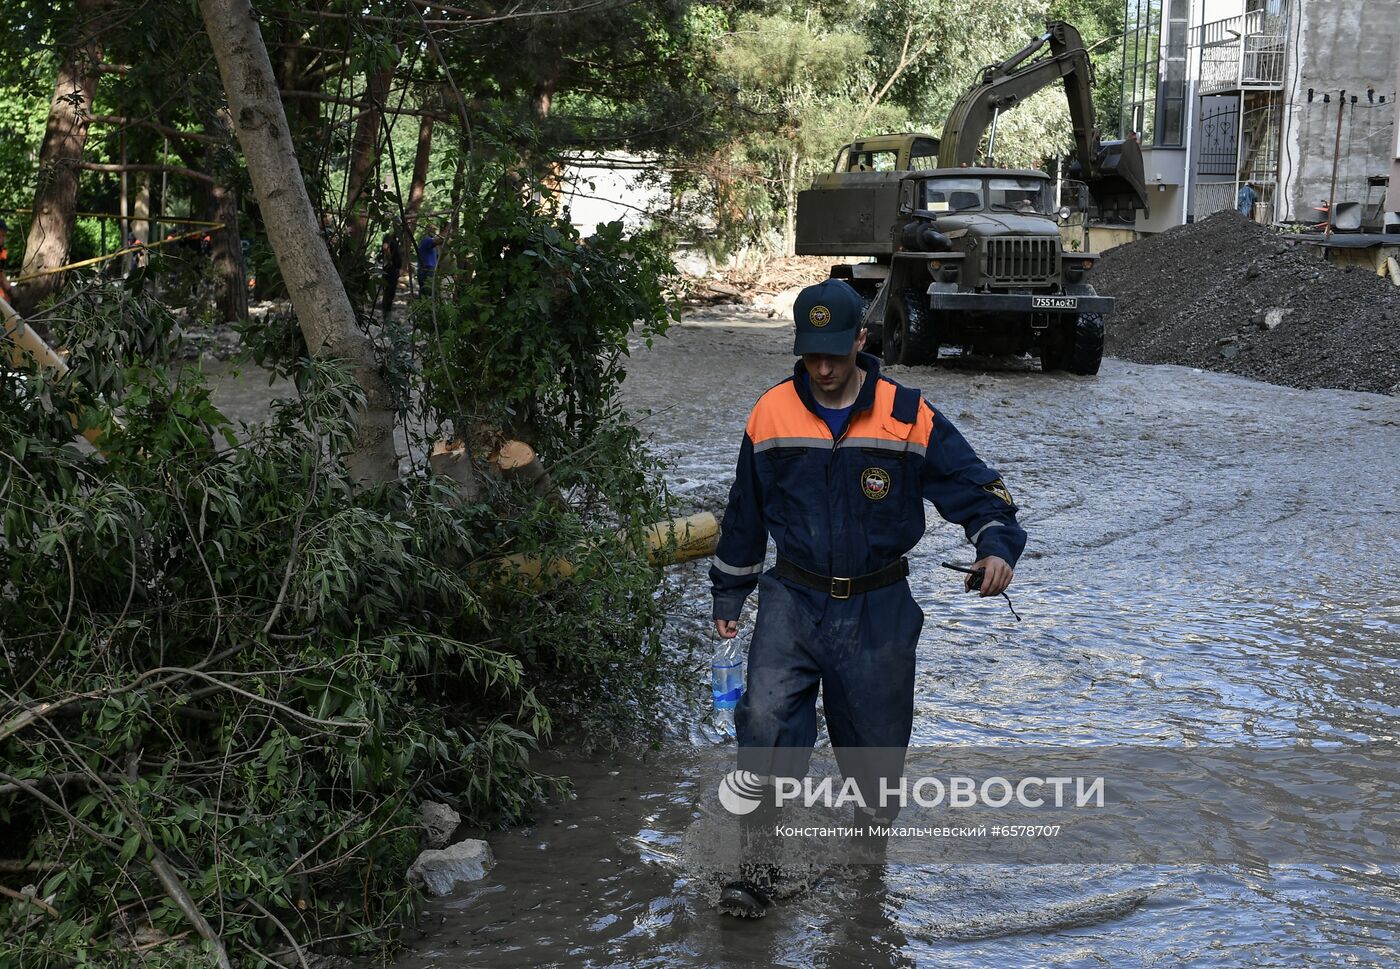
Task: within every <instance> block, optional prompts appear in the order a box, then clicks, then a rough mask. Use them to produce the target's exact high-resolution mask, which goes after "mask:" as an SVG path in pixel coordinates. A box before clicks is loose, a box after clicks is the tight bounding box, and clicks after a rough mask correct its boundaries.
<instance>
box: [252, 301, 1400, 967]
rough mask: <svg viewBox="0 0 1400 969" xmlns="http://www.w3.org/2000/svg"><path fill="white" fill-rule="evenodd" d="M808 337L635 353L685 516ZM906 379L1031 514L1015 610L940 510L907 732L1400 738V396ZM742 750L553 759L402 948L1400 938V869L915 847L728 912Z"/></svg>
mask: <svg viewBox="0 0 1400 969" xmlns="http://www.w3.org/2000/svg"><path fill="white" fill-rule="evenodd" d="M790 346H791V344H790V337H789V336H788V331H787V328H786V325H785V324H783V322H782V316H781V314H780V315H779V316H777V317H774V318H771V319H770V318H769V317H767V316H766V314H764V313H762V312H757V311H753V310H747V309H745V310H734V311H716V310H709V311H704V312H700V313H696V314H693V315H692V316H690V317H689V318H688V320H687V323H686V324H685V325H683V326H680V327H677V328H675V329H673V331H672V333H671V336H670V337H669V338H668V339H666V340H663V341H659V342H658V344H657V347H656V349H654V350H651V351H647V350H645V349H643V348H641V347H637V348H636V349H635V352H634V357H633V363H632V365H631V367H630V376H629V379H628V382H627V393H628V394H629V396H630V399H631V405H632V407H633V408H634V410H635V411H637V412H643V411H646V410H650V411H651V412H652V414H651V416H650V417H649V418H647V419H646V424H645V426H646V427H648V428H649V429H650V433H651V438H652V444H653V446H654V447H655V448H656V449H657V450H658V451H659V452H660V453H662V454H663V455H664V456H665V457H666V458H667V459H668V460H669V462H670V467H671V470H670V472H669V479H668V480H669V481H670V484H671V487H672V490H673V491H674V492H676V493H677V494H678V495H679V496H680V497H681V498H682V500H683V502H684V503H685V504H686V505H687V506H688V508H693V509H696V510H699V509H711V510H714V511H716V512H719V511H721V510H722V507H723V504H724V500H725V497H726V494H727V491H728V486H729V482H730V478H731V475H732V471H733V463H734V459H735V455H736V453H737V447H738V442H739V437H740V434H741V432H742V426H743V422H744V419H745V416H746V414H747V410H748V408H749V406H750V405H751V404H752V402H753V400H754V399H755V398H756V397H757V395H758V394H759V393H760V392H761V391H762V390H764V389H765V388H767V387H768V386H770V385H771V384H773V383H775V382H777V381H778V380H780V379H782V378H783V377H784V376H785V375H786V374H787V373H788V372H790V368H791V364H792V358H791V356H790V355H789V353H788V350H789V349H790ZM892 374H893V375H894V376H896V377H897V379H900V380H901V381H903V382H906V383H909V384H912V385H915V386H919V387H921V388H922V389H923V390H924V392H925V395H926V396H927V397H929V399H930V400H931V401H932V402H933V403H934V405H935V406H936V407H938V408H939V409H940V410H942V411H944V412H945V413H947V414H948V415H949V416H950V417H952V418H953V420H954V421H955V422H956V423H957V424H958V426H959V427H960V428H961V429H962V431H963V432H964V434H966V436H967V437H968V438H969V439H970V440H971V441H972V442H973V444H974V446H975V447H976V448H977V449H978V451H979V452H980V453H981V455H982V456H983V457H984V458H985V459H986V460H987V461H988V463H990V464H992V465H994V466H996V467H998V468H999V469H1001V470H1002V472H1003V473H1004V475H1005V478H1006V480H1007V482H1008V484H1009V485H1010V487H1011V489H1012V491H1013V492H1014V493H1015V495H1016V498H1017V501H1018V503H1019V504H1020V505H1021V507H1022V509H1023V514H1022V519H1023V521H1024V522H1025V523H1026V525H1027V529H1028V531H1029V533H1030V544H1029V546H1028V551H1027V554H1026V557H1025V558H1024V559H1023V560H1022V563H1021V566H1020V567H1019V568H1018V571H1017V576H1016V583H1015V586H1014V587H1013V598H1014V600H1015V603H1016V607H1017V609H1018V610H1019V611H1020V612H1021V614H1022V615H1023V616H1024V617H1025V621H1024V622H1022V623H1020V624H1016V623H1014V622H1013V621H1011V618H1010V614H1009V613H1008V612H1007V610H1006V608H1005V605H1004V604H1002V603H1001V601H1000V600H978V599H976V598H971V597H962V596H959V595H955V589H956V582H955V580H953V579H952V578H951V577H950V576H949V574H948V573H946V572H944V571H943V570H942V569H939V568H937V563H938V562H939V561H941V560H943V559H946V558H953V559H958V560H966V559H967V551H968V550H966V548H965V546H964V545H963V544H962V541H961V534H960V531H959V530H958V529H956V528H955V527H953V526H949V525H946V524H944V523H942V522H941V521H939V520H938V519H937V518H936V516H935V515H933V513H932V511H931V510H930V518H931V528H930V532H929V534H928V535H927V537H926V538H925V539H924V541H923V542H922V543H921V544H920V546H919V547H918V548H917V549H916V550H915V552H914V553H913V555H912V560H913V561H912V565H913V568H912V575H911V579H910V582H911V586H912V587H913V589H914V592H915V594H916V596H917V597H918V598H919V600H920V601H921V603H922V604H923V606H924V608H925V611H926V613H927V614H928V621H927V623H926V624H925V627H924V634H923V638H922V641H921V642H920V644H919V664H918V666H919V673H918V683H917V699H916V713H915V723H914V743H916V744H934V743H967V744H994V743H1006V742H1012V741H1016V742H1022V741H1024V742H1027V743H1049V744H1089V743H1093V744H1112V743H1126V742H1132V743H1142V744H1169V745H1180V744H1182V743H1193V744H1194V743H1202V744H1229V743H1241V744H1258V745H1268V744H1278V743H1282V742H1293V741H1296V740H1299V739H1304V740H1316V739H1331V740H1343V741H1348V742H1351V741H1362V740H1368V739H1375V740H1393V739H1394V738H1395V736H1396V733H1397V729H1396V728H1397V723H1400V707H1398V706H1397V703H1400V701H1397V698H1398V697H1400V646H1397V643H1400V591H1397V590H1400V552H1397V549H1398V548H1400V517H1397V516H1400V493H1397V480H1400V401H1397V400H1394V399H1390V398H1385V397H1378V396H1372V395H1361V394H1350V393H1343V392H1329V391H1312V392H1303V391H1296V390H1290V389H1286V388H1280V387H1274V386H1268V385H1264V384H1259V383H1253V382H1250V381H1247V380H1244V379H1241V378H1236V377H1230V376H1226V375H1221V374H1212V373H1199V372H1194V371H1192V370H1188V369H1183V368H1177V367H1165V366H1162V367H1151V366H1139V365H1129V364H1123V363H1120V362H1117V361H1108V362H1106V364H1105V366H1104V371H1103V373H1102V374H1101V376H1100V377H1099V378H1098V379H1095V380H1090V379H1081V378H1073V377H1067V376H1047V375H1043V374H1039V373H1028V372H1024V371H1022V370H1018V368H1016V367H1015V366H1010V367H1007V368H1004V369H1002V370H1000V371H998V372H993V373H986V372H974V371H969V370H959V369H950V368H940V369H938V370H930V369H925V368H912V369H904V368H895V370H894V371H892ZM229 392H232V391H229ZM669 581H670V582H673V583H675V584H676V585H677V587H678V588H679V589H680V591H681V592H682V595H681V597H680V605H679V606H678V608H677V611H676V612H675V613H674V614H673V616H672V628H671V632H670V635H671V636H672V638H673V641H675V642H677V643H679V642H683V641H685V640H687V639H696V638H705V639H707V635H706V627H707V626H708V620H707V617H708V609H709V602H708V597H707V594H706V591H707V583H706V580H705V566H704V565H703V563H696V564H693V565H689V566H685V567H682V568H680V569H677V570H674V571H673V572H672V573H671V575H670V577H669ZM750 607H751V608H752V602H751V603H750ZM694 686H695V691H696V694H697V695H698V696H703V695H704V692H705V691H706V690H707V689H708V687H707V685H706V683H705V681H704V679H703V678H702V677H701V676H697V679H696V683H695V684H694ZM717 742H721V743H722V742H723V741H722V740H718V739H717V738H716V737H715V735H714V733H713V732H712V731H710V730H709V729H707V728H706V727H705V726H704V725H703V724H700V723H698V722H697V720H696V717H695V715H694V713H693V712H692V713H690V714H689V715H687V714H686V712H684V711H681V710H678V711H677V713H676V716H675V718H674V726H673V728H672V729H671V731H670V737H669V739H668V741H667V742H666V743H665V744H663V745H662V747H661V748H660V749H659V750H636V751H626V752H624V753H623V754H621V755H619V756H617V757H614V758H611V759H606V760H590V759H586V758H580V757H569V756H567V755H559V754H554V755H550V756H549V757H548V758H546V760H545V762H544V763H543V764H542V768H543V769H545V770H552V771H559V772H563V773H567V774H569V775H571V776H573V777H574V778H575V781H576V783H577V788H578V793H579V796H578V799H577V800H575V801H572V802H569V803H565V804H562V805H554V806H551V807H549V808H547V809H546V810H545V811H544V812H543V813H542V814H541V816H540V818H539V821H538V823H537V824H535V825H534V826H532V827H530V828H526V829H520V830H515V831H510V832H502V833H493V834H490V835H488V837H489V840H490V841H491V843H492V845H493V847H494V849H495V852H496V855H497V857H498V859H499V864H498V865H497V866H496V868H494V869H493V870H492V871H491V873H490V874H489V875H488V877H487V879H486V880H485V881H483V882H480V883H478V884H477V887H475V888H473V889H472V890H470V891H467V892H464V893H463V894H461V895H460V896H459V897H456V898H453V899H449V900H445V901H442V902H436V903H433V904H432V906H431V907H430V909H429V910H428V913H427V915H426V917H425V919H424V929H425V930H426V934H425V935H424V937H423V938H422V939H420V940H418V941H417V942H416V943H415V945H414V948H413V951H412V952H410V953H409V954H408V955H407V956H406V957H405V958H404V959H403V960H402V962H401V963H400V965H401V966H403V967H404V969H425V967H429V966H442V967H453V966H502V967H510V966H522V967H524V966H540V965H567V966H574V965H586V966H767V965H784V966H848V965H849V966H920V965H940V966H941V965H953V966H988V967H993V966H995V967H1003V966H1022V965H1054V966H1138V965H1160V966H1178V965H1185V964H1190V965H1240V966H1332V965H1338V964H1344V963H1345V964H1352V965H1390V964H1394V962H1395V957H1394V952H1395V951H1396V950H1397V948H1400V940H1397V936H1400V885H1397V880H1396V874H1397V873H1396V871H1395V870H1394V869H1388V868H1378V869H1374V870H1370V871H1366V872H1350V871H1345V870H1330V869H1326V868H1321V867H1305V866H1293V867H1284V868H1273V869H1271V870H1265V871H1258V870H1245V869H1233V868H1218V867H1215V868H1207V867H1193V868H1147V867H1141V866H1112V867H1110V866H1102V865H1099V866H1091V865H1086V866H1053V867H1004V866H961V867H946V866H944V867H933V866H922V867H920V866H891V867H890V868H888V869H887V870H886V871H885V872H884V875H883V877H882V878H875V879H873V880H871V879H869V878H866V877H864V876H863V875H859V874H850V875H845V874H840V873H833V874H832V875H831V876H830V877H829V878H827V879H826V880H824V881H823V882H821V883H819V884H818V885H817V886H816V888H815V890H813V891H811V892H809V893H807V894H806V895H805V896H803V897H801V898H800V899H797V900H795V901H793V902H792V903H790V904H789V905H786V906H784V907H782V908H779V909H777V910H775V911H774V912H773V913H772V914H770V915H769V917H768V918H766V919H763V920H761V921H759V922H754V923H748V922H735V921H732V920H728V919H724V918H721V917H719V916H717V915H715V914H714V913H713V912H712V911H711V910H709V908H708V907H707V906H706V905H705V903H704V902H703V900H702V898H701V892H699V891H698V890H697V886H696V884H695V880H694V878H693V877H692V875H691V873H690V872H688V870H687V868H686V866H685V864H684V862H683V856H682V851H681V848H682V841H683V837H684V834H685V831H686V829H687V827H688V826H689V825H690V824H691V823H692V820H693V818H694V817H695V812H696V805H697V803H698V802H699V801H700V800H701V796H702V793H703V792H701V791H699V790H697V789H696V780H695V778H694V775H693V774H692V773H691V769H692V768H693V766H694V763H695V760H696V759H697V757H698V754H699V752H700V751H703V750H705V749H706V748H707V747H711V746H712V745H714V744H715V743H717ZM821 742H822V743H825V739H824V738H823V740H822V741H821Z"/></svg>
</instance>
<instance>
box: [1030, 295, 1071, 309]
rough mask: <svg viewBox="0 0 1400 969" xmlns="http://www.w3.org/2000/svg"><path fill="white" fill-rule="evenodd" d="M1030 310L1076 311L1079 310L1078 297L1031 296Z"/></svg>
mask: <svg viewBox="0 0 1400 969" xmlns="http://www.w3.org/2000/svg"><path fill="white" fill-rule="evenodd" d="M1031 309H1033V310H1077V309H1079V297H1078V296H1032V297H1031Z"/></svg>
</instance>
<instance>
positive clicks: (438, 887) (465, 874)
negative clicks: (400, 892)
mask: <svg viewBox="0 0 1400 969" xmlns="http://www.w3.org/2000/svg"><path fill="white" fill-rule="evenodd" d="M495 863H496V858H495V856H494V855H492V854H491V846H490V845H488V844H487V843H486V842H485V841H480V840H477V839H475V838H468V839H467V840H466V841H459V842H457V843H456V844H455V845H452V846H451V847H448V848H431V849H429V850H427V851H425V852H423V853H422V854H420V855H419V856H418V859H417V860H416V861H414V863H413V866H412V867H411V868H409V869H408V880H409V881H411V882H418V883H421V884H422V885H423V887H424V888H426V889H427V890H428V892H429V894H432V895H450V894H452V890H453V889H454V888H456V887H457V885H458V883H459V882H474V881H476V880H478V879H480V878H484V877H485V875H486V870H487V869H488V868H490V867H491V866H492V865H494V864H495Z"/></svg>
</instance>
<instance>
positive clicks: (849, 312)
mask: <svg viewBox="0 0 1400 969" xmlns="http://www.w3.org/2000/svg"><path fill="white" fill-rule="evenodd" d="M864 313H865V303H864V302H863V301H862V300H861V298H860V294H859V293H857V292H856V291H855V290H854V289H852V288H851V286H850V284H849V283H846V282H843V281H842V280H840V279H828V280H825V281H824V282H820V283H817V284H816V285H815V286H808V287H807V288H806V289H804V290H803V291H802V292H800V293H798V294H797V302H795V303H793V305H792V316H793V322H795V323H796V324H797V339H796V340H795V341H793V345H792V352H793V355H794V356H799V357H800V356H802V354H804V353H829V354H833V355H835V356H838V357H843V356H845V355H846V354H848V353H850V352H851V347H853V346H855V342H856V335H857V334H859V333H860V322H861V317H862V316H863V315H864Z"/></svg>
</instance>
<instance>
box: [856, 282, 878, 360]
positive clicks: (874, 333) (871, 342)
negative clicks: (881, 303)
mask: <svg viewBox="0 0 1400 969" xmlns="http://www.w3.org/2000/svg"><path fill="white" fill-rule="evenodd" d="M856 294H857V295H859V296H860V316H861V319H865V313H866V311H867V310H869V309H870V304H871V303H873V302H875V296H876V294H875V293H867V292H863V291H861V290H859V289H857V290H856ZM883 330H884V327H882V326H880V325H878V324H872V325H871V326H870V327H869V333H868V334H867V335H866V337H865V352H866V353H873V354H875V355H877V356H878V355H879V354H880V352H881V351H882V350H883V349H884V346H883V344H882V342H881V337H882V336H883V335H884V333H883Z"/></svg>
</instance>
